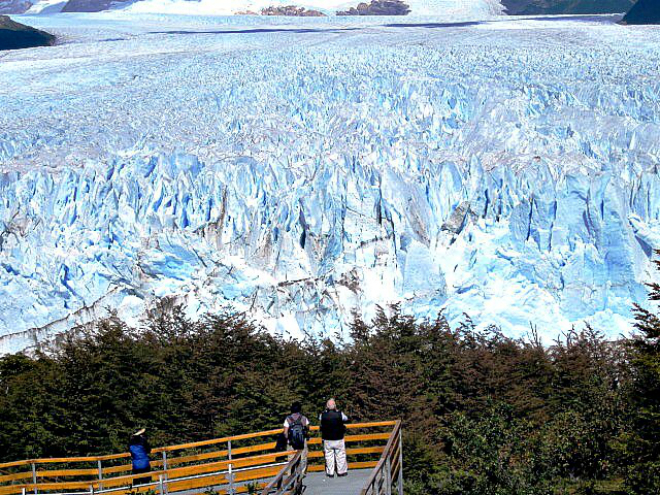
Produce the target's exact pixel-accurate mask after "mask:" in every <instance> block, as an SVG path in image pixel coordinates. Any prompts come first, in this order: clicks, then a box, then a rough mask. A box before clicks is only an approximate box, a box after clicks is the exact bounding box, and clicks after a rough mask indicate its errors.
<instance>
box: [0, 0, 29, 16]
mask: <svg viewBox="0 0 660 495" xmlns="http://www.w3.org/2000/svg"><path fill="white" fill-rule="evenodd" d="M30 7H32V2H31V1H30V0H0V14H23V13H25V12H27V11H28V10H29V8H30Z"/></svg>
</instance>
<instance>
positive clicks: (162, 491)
mask: <svg viewBox="0 0 660 495" xmlns="http://www.w3.org/2000/svg"><path fill="white" fill-rule="evenodd" d="M158 493H159V494H160V495H165V486H164V483H163V475H162V474H160V475H158Z"/></svg>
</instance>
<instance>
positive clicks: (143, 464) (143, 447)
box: [128, 428, 151, 485]
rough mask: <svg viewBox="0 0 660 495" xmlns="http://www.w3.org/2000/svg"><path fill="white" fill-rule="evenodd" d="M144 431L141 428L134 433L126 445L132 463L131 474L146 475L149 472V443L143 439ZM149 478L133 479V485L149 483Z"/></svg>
mask: <svg viewBox="0 0 660 495" xmlns="http://www.w3.org/2000/svg"><path fill="white" fill-rule="evenodd" d="M144 432H145V429H144V428H142V429H141V430H140V431H138V432H136V433H135V434H134V435H133V436H132V437H131V441H130V442H129V445H128V450H130V452H131V461H132V462H133V474H141V473H148V472H149V471H151V462H150V461H149V454H150V453H151V447H150V446H149V442H148V441H147V439H146V438H145V437H144ZM150 481H151V478H149V477H147V478H134V479H133V484H134V485H141V484H144V483H149V482H150Z"/></svg>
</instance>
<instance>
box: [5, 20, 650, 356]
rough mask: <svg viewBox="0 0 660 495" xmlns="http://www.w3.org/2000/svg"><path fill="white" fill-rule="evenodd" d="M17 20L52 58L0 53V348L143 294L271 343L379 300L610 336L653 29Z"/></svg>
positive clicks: (622, 296) (601, 23) (636, 177)
mask: <svg viewBox="0 0 660 495" xmlns="http://www.w3.org/2000/svg"><path fill="white" fill-rule="evenodd" d="M16 19H17V20H18V21H19V22H23V23H27V24H31V25H33V26H35V27H38V28H41V29H45V30H48V31H50V32H53V33H54V34H56V35H58V36H59V40H60V43H59V44H58V45H57V46H54V47H47V48H36V49H29V50H21V51H13V52H5V53H3V54H2V58H1V59H0V109H1V112H0V335H2V337H1V338H0V352H10V351H16V350H19V349H22V348H25V347H26V346H30V345H32V344H33V343H34V340H35V339H47V338H49V337H50V336H52V335H54V334H56V333H58V332H61V331H63V330H66V329H67V328H69V327H71V326H72V325H74V324H77V323H80V322H85V321H89V320H90V319H92V318H95V317H99V316H104V315H106V314H107V313H108V311H109V310H111V309H116V310H118V312H119V314H120V315H122V316H124V317H125V318H127V319H128V320H129V321H131V322H135V323H136V324H137V323H138V322H139V318H140V315H141V314H142V313H143V312H144V310H145V308H148V307H149V306H150V304H152V303H153V300H154V298H156V297H164V296H174V297H175V298H176V299H177V300H178V301H180V302H181V303H184V304H185V307H186V311H187V312H188V314H189V315H191V316H197V315H201V314H203V313H205V312H209V311H210V312H216V311H223V310H225V309H226V308H233V309H234V310H238V311H245V312H247V313H248V314H249V315H250V317H252V318H254V319H255V320H256V321H258V322H260V323H262V324H263V325H265V327H266V328H268V329H269V330H270V331H272V332H276V333H280V334H283V335H291V336H295V337H301V336H303V335H305V334H306V333H311V334H315V335H321V336H324V335H335V334H336V333H340V334H343V335H344V336H345V335H346V334H347V332H348V328H349V323H350V321H351V320H352V313H353V311H358V312H359V313H360V314H362V315H363V316H364V317H365V318H369V317H371V316H373V315H374V313H375V311H376V308H377V305H388V304H391V303H400V304H401V306H402V308H403V309H404V310H405V311H406V312H408V313H411V314H414V315H416V316H418V317H420V318H422V317H434V316H436V315H437V314H438V312H439V311H441V310H444V311H445V314H446V315H447V316H448V317H449V319H450V320H451V321H452V322H458V321H461V320H462V319H463V318H464V313H466V314H468V315H469V316H470V317H471V318H472V320H473V321H474V322H475V323H476V324H477V325H479V326H482V327H483V326H485V325H488V324H495V325H499V326H501V328H502V329H503V331H504V332H505V333H507V334H508V335H511V336H520V335H524V334H525V333H526V332H527V331H528V330H529V328H530V322H532V323H533V324H534V325H535V326H536V327H537V328H538V331H539V333H540V334H541V335H542V336H543V338H545V339H546V340H547V341H548V342H549V341H550V339H552V338H554V337H555V336H557V335H558V334H559V333H560V332H562V331H566V330H568V329H570V328H571V326H572V325H578V326H581V325H583V324H584V322H591V323H593V324H594V325H595V326H596V327H597V328H600V329H602V330H603V331H605V332H607V333H608V335H610V336H612V337H616V336H618V335H619V334H620V333H628V332H630V331H631V328H632V326H631V318H632V312H631V307H632V304H633V303H635V302H638V303H643V302H644V300H645V298H646V294H647V291H646V287H645V285H644V283H645V282H649V281H651V280H653V279H654V277H655V275H654V270H653V269H652V263H651V261H652V259H653V250H654V249H657V248H660V179H659V177H658V164H659V157H660V79H659V78H658V74H659V73H660V67H659V63H660V62H659V61H660V29H658V28H657V27H645V28H631V27H624V26H619V25H617V24H616V22H615V21H616V20H618V19H617V18H616V17H611V16H605V17H594V18H584V17H578V18H559V19H554V20H551V19H547V18H537V19H534V18H516V19H511V18H508V19H507V18H499V17H496V18H491V19H490V20H488V21H484V22H477V23H460V24H451V23H449V22H446V21H445V20H443V19H433V18H424V19H421V18H418V19H415V18H406V19H401V18H398V19H391V18H386V19H374V18H371V19H331V18H328V19H319V20H309V19H306V20H300V19H270V18H268V19H250V18H238V17H209V16H198V17H196V16H188V17H186V16H174V15H156V14H137V13H130V12H108V13H102V14H56V15H51V16H39V17H37V16H23V17H17V18H16ZM404 23H407V24H404Z"/></svg>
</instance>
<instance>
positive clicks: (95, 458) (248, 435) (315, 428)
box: [0, 421, 396, 469]
mask: <svg viewBox="0 0 660 495" xmlns="http://www.w3.org/2000/svg"><path fill="white" fill-rule="evenodd" d="M395 425H396V421H374V422H369V423H354V424H352V423H349V424H347V425H346V428H347V429H359V428H376V427H381V426H382V427H385V426H395ZM310 430H311V431H318V430H319V427H318V426H312V427H310ZM280 433H282V428H278V429H275V430H267V431H260V432H256V433H246V434H243V435H233V436H229V437H222V438H214V439H211V440H202V441H199V442H190V443H182V444H178V445H168V446H165V447H157V448H155V449H152V452H153V453H154V454H159V453H161V452H174V451H177V450H187V449H194V448H198V447H208V446H209V445H215V444H218V443H227V442H229V441H231V442H234V441H239V440H249V439H252V438H259V437H266V436H272V435H278V434H280ZM130 456H131V454H130V453H129V452H122V453H121V454H109V455H94V456H86V457H54V458H51V457H45V458H38V459H25V460H22V461H12V462H5V463H0V469H3V468H10V467H18V466H30V465H31V464H66V463H72V462H90V463H91V462H98V461H110V460H116V459H126V458H129V457H130Z"/></svg>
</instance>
